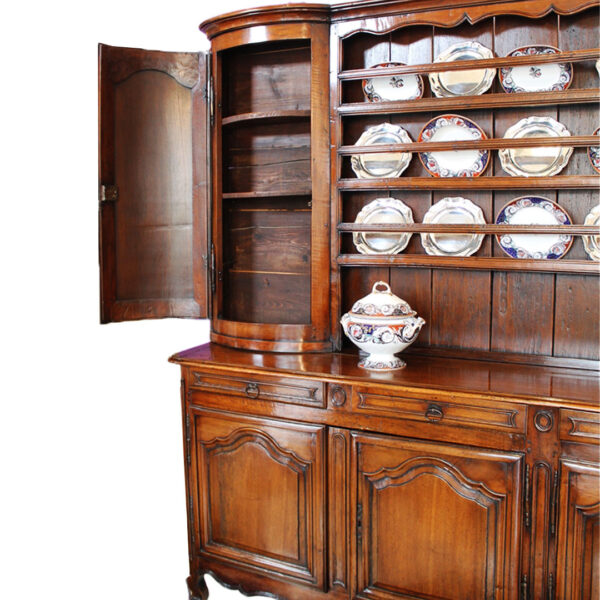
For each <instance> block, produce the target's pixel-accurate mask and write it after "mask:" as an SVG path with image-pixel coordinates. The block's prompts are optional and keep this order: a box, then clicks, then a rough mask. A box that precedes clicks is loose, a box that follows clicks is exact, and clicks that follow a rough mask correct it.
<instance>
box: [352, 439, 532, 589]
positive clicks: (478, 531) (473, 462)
mask: <svg viewBox="0 0 600 600" xmlns="http://www.w3.org/2000/svg"><path fill="white" fill-rule="evenodd" d="M353 438H354V442H353V446H354V451H353V459H352V460H353V466H352V471H353V473H354V477H355V478H356V481H355V482H354V485H353V490H356V491H355V493H356V494H357V497H356V504H355V506H356V515H355V516H354V530H355V535H354V536H353V538H354V539H355V540H356V542H355V543H356V552H355V553H354V555H355V556H356V561H357V562H356V568H355V569H354V570H355V572H356V577H357V581H356V585H357V590H356V591H357V594H358V596H359V597H361V598H376V599H381V600H384V599H390V600H392V599H398V598H413V599H416V598H423V599H425V598H427V599H431V598H436V599H441V598H444V599H452V600H482V599H492V598H494V599H497V598H502V599H505V600H509V599H514V600H516V599H517V598H518V589H519V582H518V578H519V573H518V565H519V551H518V538H519V529H520V522H521V519H520V515H521V508H520V505H521V502H520V500H521V491H520V488H521V485H520V479H521V469H522V462H523V457H522V455H520V454H517V453H508V452H496V451H492V450H483V449H473V448H466V447H461V446H451V445H446V444H439V443H429V442H421V441H415V440H409V439H399V438H390V437H383V436H374V435H361V434H355V435H353Z"/></svg>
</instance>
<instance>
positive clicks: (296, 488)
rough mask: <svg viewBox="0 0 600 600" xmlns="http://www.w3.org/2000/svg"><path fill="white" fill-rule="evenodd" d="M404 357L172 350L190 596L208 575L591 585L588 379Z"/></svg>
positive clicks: (456, 585)
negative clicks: (177, 369)
mask: <svg viewBox="0 0 600 600" xmlns="http://www.w3.org/2000/svg"><path fill="white" fill-rule="evenodd" d="M406 360H407V362H408V365H407V367H406V368H405V369H403V370H400V371H397V372H394V373H387V374H378V373H370V372H368V371H364V370H362V369H360V368H358V367H357V365H356V362H357V357H356V355H354V354H312V355H306V354H289V355H286V354H274V353H265V354H259V353H252V352H246V351H240V350H232V349H228V348H224V347H222V346H218V345H215V344H207V345H204V346H200V347H198V348H192V349H190V350H187V351H185V352H181V353H179V354H176V355H175V356H173V357H172V358H171V361H172V362H175V363H177V364H180V365H181V367H182V373H183V378H184V415H185V417H184V430H185V439H186V445H185V454H186V465H187V485H188V489H189V503H190V523H189V527H190V538H191V553H192V576H191V580H190V581H191V582H192V583H191V584H190V585H191V589H192V590H197V591H196V592H195V593H196V595H197V596H198V597H199V598H204V596H202V589H203V588H202V581H203V575H204V574H206V573H210V574H212V575H215V576H216V577H217V579H218V580H219V581H221V582H224V583H225V584H226V585H228V586H230V587H233V588H235V589H240V590H241V591H244V592H245V593H261V594H267V595H275V596H276V597H281V598H286V599H290V600H291V599H296V598H320V597H325V596H327V597H330V598H348V599H349V598H354V597H369V598H378V599H379V598H381V599H385V600H388V599H393V598H399V599H400V598H406V597H408V596H410V597H413V598H423V599H425V598H431V597H437V596H439V597H444V598H452V599H456V600H459V599H461V600H462V599H464V598H511V599H514V600H517V599H518V598H522V597H523V596H524V595H525V597H531V598H543V597H548V595H549V594H551V593H555V592H556V597H560V598H582V599H583V598H595V597H596V594H597V592H596V588H595V587H594V586H595V585H596V583H595V582H596V581H597V556H598V553H599V552H600V544H599V543H598V539H599V538H598V535H597V529H598V518H599V514H600V513H599V511H600V504H599V498H598V477H599V474H598V448H599V443H600V426H599V423H600V403H599V400H600V398H599V383H600V378H599V376H598V374H597V373H592V372H590V371H585V370H574V369H558V368H550V367H531V366H525V365H512V366H508V365H503V364H501V363H491V362H490V363H484V362H481V361H473V360H457V359H448V358H437V359H435V358H423V357H418V356H407V357H406ZM257 365H261V366H260V367H258V366H257ZM325 498H328V500H327V502H326V500H325ZM194 582H195V583H194ZM557 586H558V587H557ZM582 586H583V587H582ZM585 586H587V587H585ZM562 589H564V590H566V591H565V592H564V594H562V593H561V594H558V592H557V590H562ZM581 589H583V590H585V592H584V593H583V594H580V593H579V590H581ZM524 590H529V591H528V592H527V593H525V591H524ZM588 590H590V591H589V592H588ZM576 592H577V593H576ZM527 594H529V595H527ZM549 597H554V596H551V595H550V596H549Z"/></svg>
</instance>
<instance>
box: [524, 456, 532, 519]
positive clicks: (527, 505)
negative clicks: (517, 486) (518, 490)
mask: <svg viewBox="0 0 600 600" xmlns="http://www.w3.org/2000/svg"><path fill="white" fill-rule="evenodd" d="M530 488H531V481H530V468H529V465H525V484H524V490H523V504H524V507H523V519H524V522H525V527H527V529H529V526H530V525H531V489H530Z"/></svg>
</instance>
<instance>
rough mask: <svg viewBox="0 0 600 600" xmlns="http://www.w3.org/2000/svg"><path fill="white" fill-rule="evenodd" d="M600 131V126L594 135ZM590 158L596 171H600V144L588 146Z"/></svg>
mask: <svg viewBox="0 0 600 600" xmlns="http://www.w3.org/2000/svg"><path fill="white" fill-rule="evenodd" d="M599 133H600V127H598V129H596V131H594V133H592V135H598V134H599ZM588 158H589V159H590V162H591V163H592V167H593V168H594V171H597V172H598V173H600V146H590V147H589V148H588Z"/></svg>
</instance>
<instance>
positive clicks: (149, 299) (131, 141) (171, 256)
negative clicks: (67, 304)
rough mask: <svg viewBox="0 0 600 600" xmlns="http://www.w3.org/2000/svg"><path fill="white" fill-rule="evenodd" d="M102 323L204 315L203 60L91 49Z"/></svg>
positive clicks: (188, 55) (183, 55)
mask: <svg viewBox="0 0 600 600" xmlns="http://www.w3.org/2000/svg"><path fill="white" fill-rule="evenodd" d="M99 62H100V64H99V68H100V149H99V154H100V165H99V170H100V172H99V184H100V273H101V286H100V287H101V318H102V321H103V322H109V321H127V320H131V319H145V318H157V317H203V316H206V314H207V293H206V285H207V281H206V279H207V275H206V273H207V271H206V268H205V264H204V261H203V260H202V256H204V257H205V258H206V259H207V237H208V232H207V227H208V220H207V217H206V214H207V207H208V188H207V163H206V160H207V150H206V148H207V146H206V137H207V123H206V101H205V100H204V99H203V91H204V87H205V86H206V58H205V56H204V55H202V54H197V53H191V52H156V51H149V50H138V49H136V48H118V47H114V46H105V45H101V46H100V57H99Z"/></svg>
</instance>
